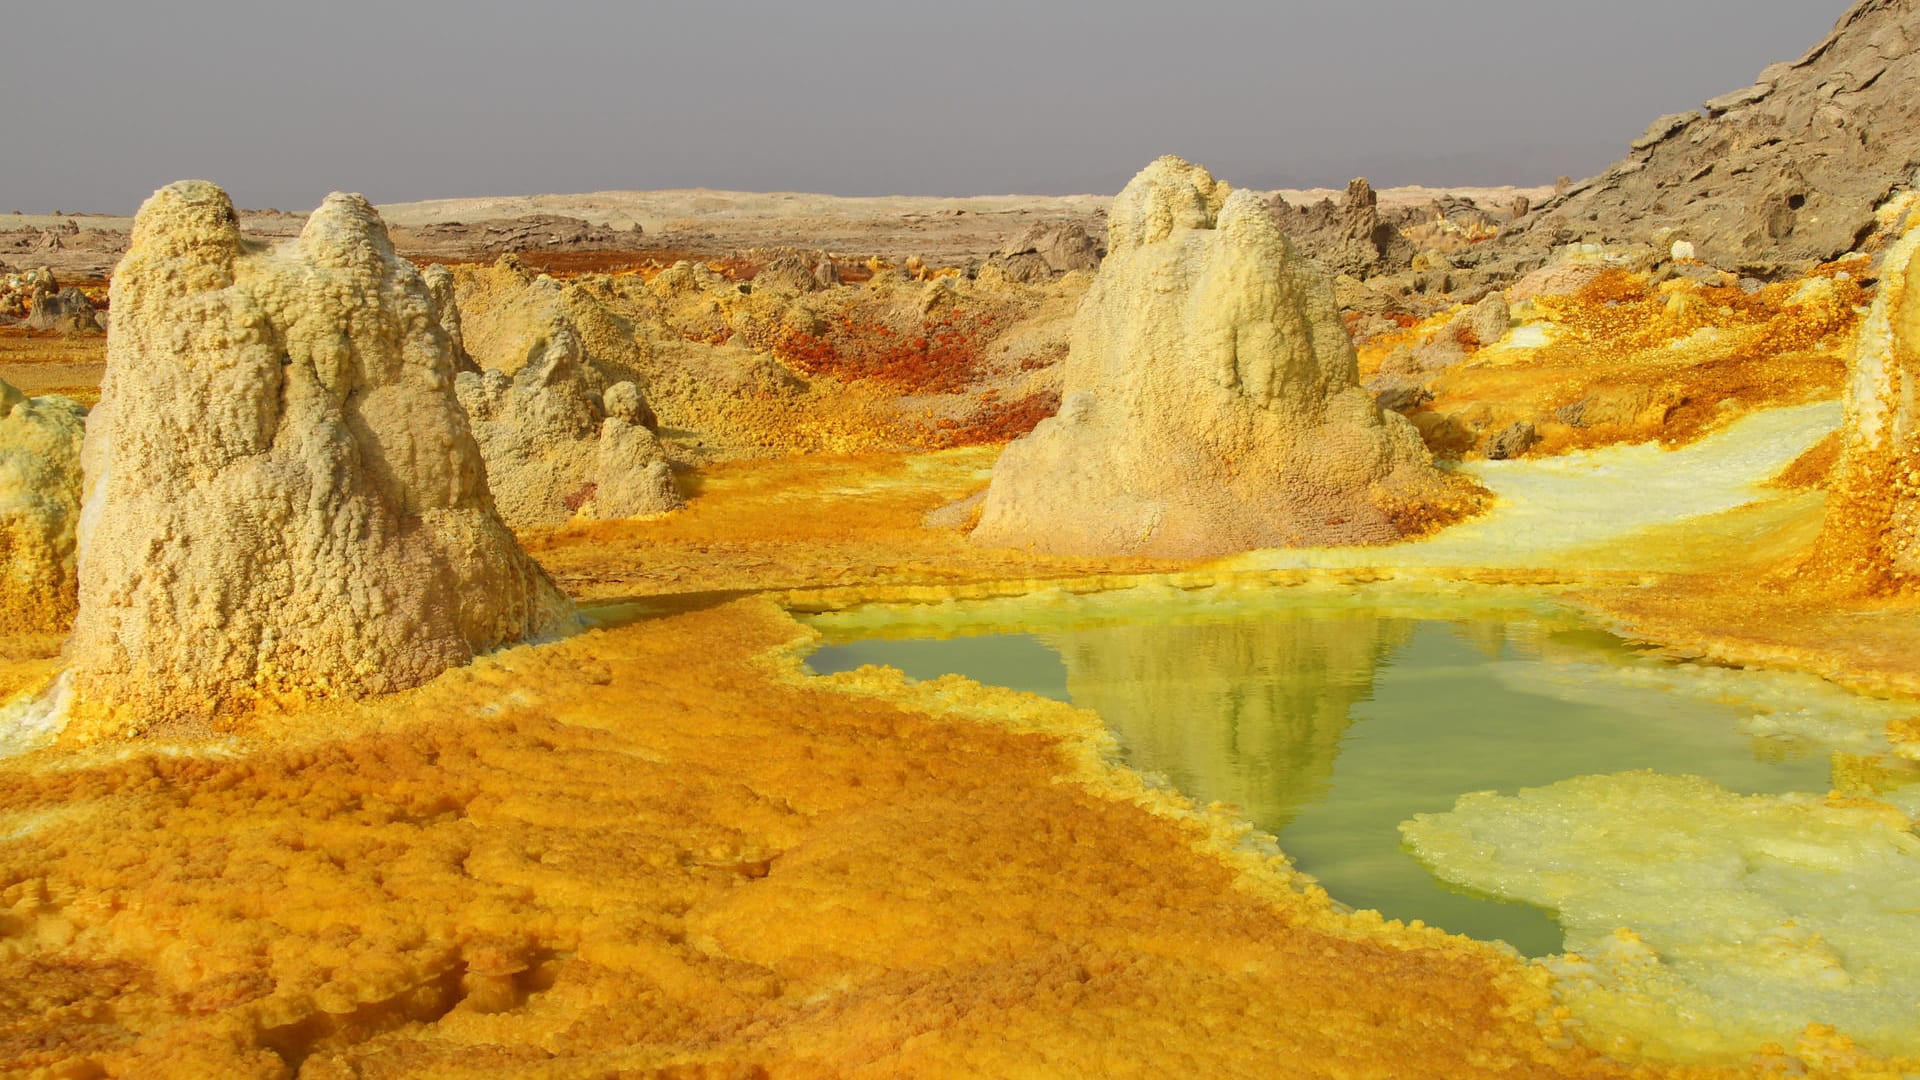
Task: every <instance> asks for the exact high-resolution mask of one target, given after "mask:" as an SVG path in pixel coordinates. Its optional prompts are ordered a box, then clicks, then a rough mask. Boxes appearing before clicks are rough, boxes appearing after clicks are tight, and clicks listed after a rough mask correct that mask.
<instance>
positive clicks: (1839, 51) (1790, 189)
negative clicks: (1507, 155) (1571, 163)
mask: <svg viewBox="0 0 1920 1080" xmlns="http://www.w3.org/2000/svg"><path fill="white" fill-rule="evenodd" d="M1917 47H1920V7H1916V2H1915V0H1861V2H1859V3H1857V4H1855V5H1854V6H1853V8H1852V9H1851V10H1849V11H1848V12H1847V13H1846V14H1845V15H1844V16H1842V17H1841V19H1840V21H1839V24H1838V25H1837V26H1835V27H1834V30H1833V32H1832V33H1831V34H1830V35H1828V37H1827V38H1826V39H1825V40H1824V41H1822V42H1820V43H1819V44H1818V45H1815V46H1814V47H1813V48H1812V49H1811V50H1809V51H1808V52H1807V54H1806V55H1805V56H1803V57H1801V58H1800V59H1799V60H1796V61H1794V62H1792V63H1781V64H1775V65H1773V66H1772V67H1769V68H1767V69H1766V70H1765V71H1763V72H1761V74H1760V77H1759V79H1758V80H1757V81H1755V82H1754V84H1753V85H1752V86H1749V87H1746V88H1744V89H1740V90H1736V91H1733V92H1732V93H1728V94H1723V95H1721V96H1720V97H1717V98H1714V99H1713V100H1711V101H1708V102H1706V104H1705V106H1704V112H1703V111H1692V112H1684V113H1675V114H1673V115H1671V116H1663V117H1661V118H1660V119H1658V120H1656V121H1654V123H1653V125H1652V126H1651V127H1649V128H1648V129H1647V132H1646V134H1645V135H1643V136H1642V137H1641V138H1640V139H1638V140H1636V141H1635V142H1634V143H1633V146H1632V148H1631V151H1630V152H1629V154H1628V156H1627V157H1625V158H1623V159H1621V160H1620V161H1619V162H1616V163H1615V164H1614V165H1613V166H1612V167H1611V168H1609V169H1608V170H1607V171H1606V172H1605V173H1602V174H1601V175H1600V176H1598V177H1595V178H1593V179H1592V180H1589V181H1587V182H1586V183H1584V184H1581V185H1579V186H1577V187H1575V188H1573V189H1572V190H1570V191H1568V192H1567V193H1566V194H1565V195H1564V196H1562V197H1560V198H1557V199H1555V200H1553V201H1551V202H1549V203H1547V204H1546V205H1545V206H1543V207H1542V208H1541V210H1540V212H1539V213H1536V214H1535V215H1534V216H1533V217H1532V218H1531V219H1530V226H1531V228H1532V229H1533V231H1534V232H1536V233H1542V232H1544V233H1547V234H1555V233H1561V234H1564V235H1562V236H1561V237H1560V239H1563V240H1566V239H1574V240H1579V239H1586V240H1595V241H1605V242H1623V241H1632V240H1645V239H1649V238H1651V237H1652V236H1653V234H1654V233H1655V232H1656V231H1659V230H1667V231H1668V233H1669V234H1670V235H1672V236H1673V237H1675V238H1677V239H1683V240H1687V241H1690V242H1691V243H1693V244H1694V246H1695V249H1696V250H1697V251H1698V253H1699V257H1700V258H1702V259H1704V260H1706V261H1707V262H1709V263H1712V264H1713V265H1715V266H1720V267H1723V268H1730V269H1752V270H1755V271H1760V272H1769V271H1773V270H1776V269H1779V268H1784V267H1792V266H1797V265H1801V264H1805V263H1809V262H1815V261H1819V260H1824V259H1831V258H1833V257H1834V256H1836V255H1839V254H1841V253H1843V252H1846V251H1848V250H1851V249H1852V248H1853V247H1854V245H1855V244H1857V243H1858V242H1859V240H1860V239H1861V238H1862V237H1863V236H1864V235H1865V234H1866V233H1867V232H1868V231H1869V230H1870V229H1871V227H1872V225H1873V208H1874V206H1875V205H1876V204H1878V203H1879V202H1881V201H1883V200H1884V199H1885V198H1886V197H1887V196H1888V194H1889V193H1891V192H1892V191H1893V189H1894V188H1896V187H1897V186H1900V185H1904V184H1910V183H1912V181H1913V170H1914V168H1915V166H1916V164H1920V48H1917Z"/></svg>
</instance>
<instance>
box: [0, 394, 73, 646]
mask: <svg viewBox="0 0 1920 1080" xmlns="http://www.w3.org/2000/svg"><path fill="white" fill-rule="evenodd" d="M85 434H86V411H85V410H84V409H82V408H81V407H80V405H79V404H78V403H77V402H74V401H70V400H68V399H67V398H63V397H37V398H29V397H27V396H26V395H24V394H22V393H21V392H20V391H18V390H16V389H14V388H13V387H12V386H10V385H8V384H7V383H5V382H0V631H4V632H8V633H22V632H27V633H33V632H41V633H44V632H53V631H61V630H65V629H66V628H67V625H68V623H70V622H71V621H72V619H73V610H74V590H75V584H74V574H75V558H74V554H75V548H74V530H75V527H76V526H77V525H78V524H79V521H80V445H81V440H82V438H83V437H84V436H85Z"/></svg>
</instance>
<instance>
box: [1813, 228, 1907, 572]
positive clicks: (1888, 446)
mask: <svg viewBox="0 0 1920 1080" xmlns="http://www.w3.org/2000/svg"><path fill="white" fill-rule="evenodd" d="M1883 265H1884V269H1883V271H1882V273H1881V278H1880V292H1879V295H1878V296H1876V297H1875V298H1874V301H1873V307H1872V308H1871V309H1870V310H1869V311H1868V313H1867V318H1866V321H1865V322H1864V323H1862V324H1861V327H1860V337H1859V339H1858V341H1857V342H1856V344H1855V346H1854V351H1853V355H1852V357H1851V358H1850V360H1849V362H1848V365H1847V391H1846V410H1847V412H1846V416H1847V419H1846V425H1845V427H1844V428H1843V429H1842V439H1843V440H1844V442H1843V443H1842V448H1841V451H1840V460H1839V462H1838V464H1837V465H1836V466H1835V468H1834V474H1833V479H1832V483H1831V488H1830V491H1829V493H1828V495H1827V518H1826V525H1825V527H1824V529H1823V530H1822V531H1821V535H1820V542H1819V544H1818V545H1817V546H1816V548H1815V550H1814V553H1813V556H1812V558H1811V560H1810V561H1809V563H1808V564H1807V565H1806V567H1805V569H1806V571H1807V572H1808V573H1810V574H1815V575H1819V576H1826V577H1832V578H1837V579H1839V580H1840V581H1841V582H1843V583H1846V584H1854V585H1866V586H1869V587H1891V588H1904V587H1908V586H1911V585H1913V584H1914V583H1915V582H1916V581H1917V580H1920V225H1915V226H1909V227H1908V229H1907V232H1906V234H1905V235H1904V236H1902V237H1901V238H1900V240H1899V241H1898V242H1897V243H1895V244H1894V245H1893V247H1892V248H1890V249H1889V250H1888V251H1887V255H1886V260H1885V262H1884V264H1883Z"/></svg>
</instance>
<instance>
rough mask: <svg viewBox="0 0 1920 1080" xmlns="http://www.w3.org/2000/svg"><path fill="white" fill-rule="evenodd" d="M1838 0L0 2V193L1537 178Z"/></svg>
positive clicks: (993, 186)
mask: <svg viewBox="0 0 1920 1080" xmlns="http://www.w3.org/2000/svg"><path fill="white" fill-rule="evenodd" d="M1849 6H1850V4H1849V3H1848V2H1847V0H1695V2H1693V3H1689V4H1679V5H1676V4H1670V3H1656V2H1654V0H1617V2H1615V3H1612V4H1607V5H1566V6H1564V7H1553V6H1546V5H1541V4H1540V3H1539V2H1538V0H1471V2H1463V3H1458V4H1454V5H1445V6H1443V5H1434V4H1426V3H1418V2H1414V0H1379V2H1378V3H1376V4H1374V5H1371V6H1369V7H1367V8H1365V9H1361V8H1358V7H1356V6H1355V5H1351V4H1343V3H1340V2H1339V0H1294V2H1292V3H1285V4H1255V3H1249V2H1235V3H1212V4H1195V5H1187V6H1184V7H1181V8H1179V9H1169V8H1168V7H1167V6H1165V5H1160V4H1146V3H1140V2H1138V0H1127V2H1114V3H1110V4H1104V5H1101V6H1100V7H1098V8H1096V9H1093V10H1091V11H1087V10H1082V9H1079V8H1073V7H1067V6H1065V5H1058V4H1055V5H1046V6H1039V5H1030V4H1029V5H1023V4H1018V3H1013V2H1011V0H976V2H974V3H971V4H968V5H967V6H966V7H965V8H964V9H956V8H954V7H951V6H940V7H934V6H912V7H910V6H909V5H905V4H901V3H897V2H896V3H878V2H868V0H859V2H853V0H822V2H819V3H816V4H813V5H780V4H771V3H757V2H744V0H743V2H741V3H736V4H733V5H729V6H728V7H726V8H724V9H722V8H716V7H714V6H712V5H696V4H682V3H656V4H649V5H645V6H644V7H643V6H639V5H631V4H620V3H614V2H611V0H596V2H576V3H558V4H552V5H547V6H545V7H543V8H541V9H540V10H539V11H534V10H531V9H529V8H528V7H526V6H524V5H518V4H513V3H508V2H505V0H481V2H473V3H454V2H452V0H418V2H416V3H412V4H407V5H405V6H398V5H395V6H394V7H393V8H391V9H388V8H385V7H383V6H382V5H377V4H373V3H370V2H368V0H343V2H336V3H330V4H326V5H310V6H304V7H300V8H294V9H275V8H267V7H264V6H260V7H256V6H253V5H246V4H240V3H236V2H232V0H220V2H202V3H190V4H182V5H172V6H166V7H162V6H160V5H153V6H144V5H143V6H140V7H138V8H130V9H115V10H114V11H113V12H112V13H111V14H106V13H104V12H101V13H96V14H98V15H99V16H100V17H98V18H92V17H90V19H89V21H88V24H87V25H86V27H85V33H84V36H81V35H77V34H76V33H75V30H74V24H73V22H72V15H71V10H72V9H70V8H63V7H60V6H58V5H39V6H33V7H28V8H25V9H23V10H21V11H19V12H15V13H10V14H9V17H8V23H9V30H10V31H11V34H10V36H11V37H12V39H13V41H14V42H15V43H16V49H15V50H13V51H12V53H11V54H10V55H9V57H8V61H7V63H6V64H5V65H0V95H4V96H0V100H6V101H8V102H10V103H12V104H13V105H14V106H15V108H14V109H13V110H12V116H11V121H12V122H11V123H10V124H9V129H10V138H9V139H8V143H9V152H8V154H7V155H6V158H5V162H4V164H3V165H0V212H5V211H8V210H13V209H19V210H23V211H27V212H30V213H45V212H48V211H52V210H55V209H59V210H63V211H66V212H69V213H75V212H106V213H128V212H131V211H132V210H133V209H134V207H135V206H137V205H138V203H139V202H140V200H141V199H143V198H144V197H145V196H146V195H147V194H148V193H149V192H151V191H152V190H153V189H154V188H156V187H158V186H160V185H162V184H165V183H167V182H169V181H171V180H176V179H180V178H182V177H188V176H197V177H204V178H206V179H210V180H214V181H216V182H219V183H220V184H222V185H223V186H225V187H226V188H227V189H228V190H229V191H230V192H232V194H233V196H234V199H235V201H236V202H237V203H239V204H240V205H242V206H248V207H281V208H285V209H303V208H306V207H311V206H313V205H314V204H316V203H317V202H318V201H319V199H320V197H321V196H322V195H324V194H325V193H326V192H327V191H330V190H335V189H344V190H354V191H361V192H364V193H366V194H367V196H368V197H370V198H372V199H373V200H374V201H376V202H405V201H414V200H419V199H432V198H455V197H462V196H479V195H512V194H535V193H548V192H551V193H570V192H586V191H598V190H649V189H660V188H693V187H705V188H716V189H731V190H742V191H809V192H821V193H828V194H836V195H855V196H858V195H885V194H912V195H972V194H1009V193H1019V194H1033V195H1054V194H1075V193H1088V192H1112V191H1115V190H1118V188H1119V187H1120V186H1121V185H1122V184H1124V183H1125V181H1126V180H1127V178H1128V177H1129V176H1131V175H1132V174H1133V173H1134V172H1135V171H1137V170H1138V169H1139V168H1140V166H1142V165H1144V164H1145V163H1146V162H1147V161H1149V160H1151V159H1152V158H1154V157H1156V156H1158V155H1160V154H1163V153H1177V154H1181V155H1182V156H1184V157H1188V158H1190V159H1193V160H1195V161H1198V162H1201V163H1203V164H1205V165H1207V166H1208V167H1209V168H1211V169H1212V170H1213V171H1214V172H1215V173H1216V174H1218V175H1220V176H1222V177H1223V178H1225V179H1228V180H1230V181H1232V182H1234V183H1235V184H1237V185H1240V186H1244V187H1254V188H1276V187H1335V188H1337V187H1340V186H1342V185H1344V184H1345V183H1346V182H1347V180H1348V179H1350V178H1352V177H1354V176H1361V175H1364V176H1367V177H1368V178H1369V179H1371V180H1372V181H1373V182H1374V184H1375V185H1376V186H1378V187H1391V186H1398V185H1403V184H1428V185H1432V186H1438V187H1449V186H1461V187H1463V186H1480V185H1500V184H1517V185H1536V184H1548V183H1551V182H1552V181H1553V179H1554V178H1555V177H1556V176H1560V175H1567V176H1571V177H1575V178H1579V177H1584V176H1588V175H1592V174H1593V173H1595V172H1598V171H1599V170H1601V169H1603V168H1605V166H1606V165H1607V164H1608V163H1609V162H1611V161H1613V160H1615V159H1616V158H1618V157H1620V156H1621V155H1622V154H1624V153H1625V152H1626V149H1627V144H1628V143H1629V142H1630V141H1631V140H1632V139H1634V138H1635V137H1637V136H1638V135H1639V134H1640V133H1641V131H1642V130H1644V128H1645V127H1646V125H1647V124H1648V123H1649V122H1650V121H1652V120H1653V119H1654V118H1655V117H1656V116H1659V115H1662V114H1665V113H1671V112H1680V111H1684V110H1687V109H1691V108H1697V107H1698V106H1699V104H1700V103H1701V102H1702V101H1704V100H1706V99H1707V98H1709V97H1712V96H1715V95H1717V94H1720V93H1723V92H1725V91H1728V90H1732V89H1736V88H1738V87H1740V86H1744V85H1746V84H1748V83H1750V82H1751V81H1752V80H1753V78H1754V76H1755V75H1757V74H1758V73H1759V72H1760V70H1761V69H1762V68H1764V67H1766V66H1767V65H1768V64H1771V63H1774V62H1777V61H1781V60H1793V59H1797V58H1798V57H1799V56H1800V55H1801V54H1802V53H1804V52H1805V51H1806V50H1807V49H1808V48H1809V47H1811V46H1812V45H1814V44H1815V43H1816V42H1818V41H1819V40H1820V38H1821V37H1822V36H1824V35H1825V34H1826V32H1827V31H1828V30H1829V29H1830V28H1831V27H1832V26H1833V24H1834V22H1835V21H1836V20H1837V19H1838V18H1839V17H1840V15H1841V14H1842V13H1843V12H1844V11H1845V10H1846V9H1847V8H1848V7H1849Z"/></svg>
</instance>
